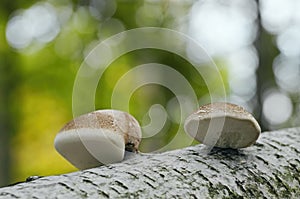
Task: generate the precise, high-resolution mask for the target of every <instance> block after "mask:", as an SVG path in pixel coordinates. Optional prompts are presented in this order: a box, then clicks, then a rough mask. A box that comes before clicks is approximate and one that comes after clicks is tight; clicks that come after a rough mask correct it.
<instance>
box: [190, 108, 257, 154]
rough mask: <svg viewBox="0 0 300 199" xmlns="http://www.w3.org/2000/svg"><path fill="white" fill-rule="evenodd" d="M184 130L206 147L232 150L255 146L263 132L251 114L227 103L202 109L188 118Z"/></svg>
mask: <svg viewBox="0 0 300 199" xmlns="http://www.w3.org/2000/svg"><path fill="white" fill-rule="evenodd" d="M184 129H185V131H186V132H187V133H188V134H189V135H190V136H192V137H193V138H195V139H196V140H198V141H199V142H201V143H203V144H205V145H208V146H216V147H221V148H233V149H237V148H245V147H248V146H250V145H252V144H253V143H255V141H256V140H257V139H258V137H259V135H260V132H261V129H260V126H259V124H258V122H257V121H256V120H255V118H254V117H253V116H252V115H251V114H250V113H249V112H247V111H246V110H245V109H244V108H243V107H241V106H238V105H235V104H230V103H225V102H217V103H212V104H207V105H204V106H201V107H200V108H199V110H198V111H196V112H195V113H192V114H191V115H190V116H189V117H188V118H187V119H186V121H185V124H184Z"/></svg>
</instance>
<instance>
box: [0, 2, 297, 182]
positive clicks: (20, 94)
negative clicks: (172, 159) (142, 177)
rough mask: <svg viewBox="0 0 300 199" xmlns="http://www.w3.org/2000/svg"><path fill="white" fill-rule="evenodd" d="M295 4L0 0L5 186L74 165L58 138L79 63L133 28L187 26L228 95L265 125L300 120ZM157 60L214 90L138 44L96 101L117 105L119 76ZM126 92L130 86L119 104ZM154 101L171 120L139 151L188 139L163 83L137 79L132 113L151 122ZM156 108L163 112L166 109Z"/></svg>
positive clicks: (202, 96)
mask: <svg viewBox="0 0 300 199" xmlns="http://www.w3.org/2000/svg"><path fill="white" fill-rule="evenodd" d="M299 9H300V3H299V2H298V1H295V0H287V1H284V0H276V1H271V0H262V1H259V2H258V1H254V0H245V1H238V0H229V1H218V0H213V1H196V0H182V1H179V0H141V1H133V0H91V1H70V0H48V1H38V2H37V1H31V0H28V1H19V0H16V1H9V0H2V2H1V4H0V186H5V185H8V184H10V183H13V182H17V181H22V180H24V179H26V177H28V176H31V175H42V176H43V175H53V174H60V173H66V172H71V171H75V170H76V169H75V168H74V167H73V166H72V165H70V164H69V163H68V162H67V161H65V160H64V159H63V158H62V157H61V156H60V155H58V153H57V152H56V151H55V150H54V147H53V140H54V137H55V135H56V133H57V132H58V131H59V130H60V128H61V127H62V126H63V125H64V124H65V123H66V122H68V121H69V120H71V119H72V118H73V114H72V92H73V85H74V80H75V77H76V74H77V71H78V69H79V67H80V65H81V63H82V62H83V61H84V58H85V57H86V56H87V55H88V53H89V52H90V51H91V50H92V49H93V48H94V47H95V46H96V45H97V44H98V43H99V42H101V41H104V40H105V39H106V38H109V37H110V36H112V35H115V34H117V33H120V32H122V31H125V30H129V29H133V28H138V27H148V26H151V27H164V28H169V29H172V30H176V31H180V32H182V33H185V34H187V35H189V36H190V37H191V38H193V39H194V40H195V41H197V42H199V43H200V44H201V45H202V46H203V47H204V49H205V50H206V51H207V53H208V54H209V55H210V56H211V57H212V58H213V60H214V61H215V63H216V64H217V66H218V68H219V70H220V72H221V75H222V78H223V80H224V85H225V89H226V93H227V98H226V100H228V101H229V102H233V103H236V104H239V105H242V106H244V107H245V108H246V109H247V110H248V111H250V112H252V113H253V114H254V115H255V117H256V118H257V119H258V120H259V123H260V124H261V126H262V129H263V130H272V129H278V128H283V127H293V126H299V123H300V115H299V109H300V105H299V89H300V14H299V12H298V10H299ZM158 39H159V38H158ZM174 42H177V41H174ZM184 48H186V54H187V56H188V57H189V58H190V59H193V55H194V54H195V53H196V54H197V53H198V52H195V51H193V49H191V48H189V46H188V45H187V46H184ZM151 62H152V63H153V62H154V63H161V64H165V65H168V66H170V67H172V68H174V69H176V70H177V71H178V72H180V73H181V74H182V75H183V76H184V77H185V78H186V79H187V80H188V81H189V83H190V85H191V86H192V88H193V89H194V91H195V93H196V96H197V100H198V103H199V104H200V105H201V104H205V103H209V102H210V97H209V96H210V95H214V94H215V93H209V92H208V89H207V86H206V85H205V82H204V81H203V78H202V77H201V76H200V75H197V73H196V72H195V71H194V70H195V69H194V68H193V67H192V66H191V64H190V63H189V62H188V61H187V60H184V59H183V58H181V57H179V56H177V55H175V54H172V53H170V52H166V51H162V50H157V49H142V50H136V51H133V52H130V53H127V54H126V55H123V56H121V57H120V58H119V59H117V60H115V61H114V62H113V63H112V64H111V65H110V66H109V68H108V69H107V70H106V71H105V74H104V75H103V79H101V81H100V82H99V85H98V88H97V94H96V96H95V99H96V103H95V106H96V108H97V109H103V108H111V104H110V103H111V93H112V90H113V88H114V86H115V84H116V82H117V81H118V79H119V78H120V77H121V76H122V75H124V74H125V73H126V72H127V71H129V70H130V69H132V68H133V67H135V66H138V65H140V64H145V63H151ZM212 76H213V74H212ZM215 86H216V87H218V86H221V85H215ZM215 92H216V93H217V92H218V91H217V90H216V91H215ZM122 95H126V90H125V89H124V90H123V91H122V93H120V103H121V100H122ZM220 100H225V99H224V98H220ZM153 104H160V105H161V106H162V107H164V110H165V111H166V113H167V118H166V122H165V125H164V126H163V128H162V129H160V131H159V132H158V133H156V134H155V135H154V136H151V137H149V138H146V139H144V140H143V142H142V144H141V151H143V152H151V151H155V150H158V149H160V148H161V147H163V146H164V145H166V144H167V143H169V142H170V141H171V140H172V139H173V138H174V136H175V134H178V135H179V140H181V141H177V142H175V144H173V145H172V146H170V147H169V148H168V150H171V149H174V148H182V147H184V146H185V143H187V142H190V140H191V139H190V138H189V137H188V136H186V135H185V133H184V131H183V129H182V126H180V119H178V117H180V110H179V109H178V106H179V102H178V100H177V99H176V96H175V95H174V93H172V92H171V91H170V90H168V89H167V88H165V87H162V86H159V85H146V86H143V87H140V88H139V89H138V90H136V92H134V93H133V95H132V96H131V101H130V113H131V114H133V115H134V116H135V117H136V118H137V120H138V121H139V122H140V123H141V124H143V125H146V124H147V123H149V122H150V117H149V114H148V111H149V109H151V107H152V105H153ZM154 110H156V111H158V112H156V113H158V115H157V117H158V118H159V116H161V115H160V112H159V111H160V110H162V109H161V108H160V109H154ZM154 116H155V112H154Z"/></svg>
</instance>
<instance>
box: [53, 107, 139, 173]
mask: <svg viewBox="0 0 300 199" xmlns="http://www.w3.org/2000/svg"><path fill="white" fill-rule="evenodd" d="M140 141H141V128H140V125H139V123H138V122H137V121H136V119H135V118H134V117H133V116H131V115H130V114H128V113H125V112H122V111H118V110H98V111H94V112H91V113H88V114H85V115H81V116H79V117H77V118H75V119H74V120H72V121H70V122H69V123H67V124H66V125H65V126H64V127H63V128H62V129H61V130H60V132H59V133H58V134H57V135H56V137H55V140H54V146H55V149H56V150H57V151H58V152H59V153H60V154H61V155H62V156H63V157H64V158H65V159H67V160H68V161H69V162H70V163H71V164H73V165H74V166H75V167H77V168H78V169H87V168H92V167H97V166H100V165H103V164H110V163H115V162H120V161H122V160H123V158H124V154H125V150H126V151H130V152H137V150H138V146H139V143H140Z"/></svg>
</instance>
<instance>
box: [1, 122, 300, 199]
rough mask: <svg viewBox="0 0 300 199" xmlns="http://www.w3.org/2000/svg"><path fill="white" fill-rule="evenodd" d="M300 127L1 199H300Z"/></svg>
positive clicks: (24, 187) (13, 190)
mask: <svg viewBox="0 0 300 199" xmlns="http://www.w3.org/2000/svg"><path fill="white" fill-rule="evenodd" d="M299 156H300V128H293V129H283V130H279V131H274V132H265V133H263V134H262V135H261V137H260V139H259V140H258V141H257V143H256V144H255V145H254V146H252V147H250V148H246V149H243V150H229V149H226V150H224V149H223V150H221V149H213V150H212V151H210V152H209V153H208V151H207V148H206V147H205V146H203V145H197V146H192V147H187V148H184V149H180V150H174V151H169V152H165V153H161V154H148V155H133V157H131V158H130V159H127V160H125V161H123V162H121V163H117V164H111V165H107V166H101V167H99V168H93V169H89V170H84V171H78V172H74V173H69V174H63V175H59V176H48V177H43V178H39V179H37V180H33V181H31V182H24V183H20V184H17V185H14V186H10V187H5V188H1V189H0V199H2V198H300V158H299Z"/></svg>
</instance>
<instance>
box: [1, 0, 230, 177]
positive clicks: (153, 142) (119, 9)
mask: <svg viewBox="0 0 300 199" xmlns="http://www.w3.org/2000/svg"><path fill="white" fill-rule="evenodd" d="M29 2H30V1H26V5H25V2H24V4H22V3H21V4H19V5H18V7H16V6H15V5H14V7H13V9H24V8H25V9H26V8H28V9H30V5H29ZM167 2H168V1H162V2H158V3H146V2H143V1H118V2H117V4H116V5H115V6H116V8H115V9H116V10H115V12H113V8H111V9H112V10H107V11H104V14H103V13H102V14H103V15H101V16H100V17H99V16H95V12H97V7H94V10H93V12H91V8H89V7H88V6H86V5H80V4H75V3H71V2H68V1H63V2H59V1H49V3H50V4H51V5H52V6H53V8H55V10H56V12H57V14H58V16H59V17H61V18H62V19H61V20H60V22H59V23H60V30H59V33H58V35H57V36H56V37H55V38H54V39H53V40H52V41H50V42H48V43H41V42H39V41H36V40H34V41H33V42H32V43H31V44H30V45H29V46H28V47H26V48H24V49H13V48H11V49H9V48H3V46H0V48H1V49H0V50H1V52H4V53H5V56H1V57H0V63H3V64H4V65H6V64H7V65H10V67H12V68H9V69H8V70H12V71H13V76H6V75H3V74H0V75H1V81H9V82H13V83H14V84H15V86H14V87H12V88H13V90H12V93H13V94H12V96H13V100H12V101H11V103H10V106H11V107H12V109H13V110H15V111H17V112H18V117H14V118H17V120H14V119H12V118H11V119H12V120H13V122H14V125H15V126H16V127H17V133H16V135H15V136H14V137H13V138H12V152H13V158H12V159H13V162H14V164H13V165H12V166H13V169H12V170H13V174H12V178H13V181H19V180H24V179H25V178H26V177H27V176H29V175H49V174H56V173H62V172H66V171H73V170H74V168H73V167H72V166H71V165H69V164H68V163H67V162H66V161H65V160H63V159H62V158H61V157H60V156H59V155H58V154H57V153H56V152H55V150H54V147H53V140H54V137H55V135H56V133H57V132H58V131H59V129H60V128H61V127H62V126H63V125H64V124H65V123H66V122H68V121H69V120H71V119H72V91H73V83H74V80H75V77H76V73H77V70H78V69H79V67H80V64H81V62H82V61H83V60H84V57H85V56H86V55H87V53H88V52H89V51H90V50H91V49H92V48H93V47H94V46H95V45H96V44H97V43H98V42H99V41H101V40H104V39H105V38H108V37H109V36H111V35H114V34H116V33H118V32H121V31H123V30H125V29H131V28H136V27H139V26H142V25H143V23H144V26H148V25H153V26H159V27H170V26H172V23H173V22H174V21H175V18H176V17H180V16H176V17H175V16H174V13H173V14H172V12H171V11H169V10H168V9H167V8H168V6H167ZM42 3H43V2H42ZM30 4H32V5H34V4H35V2H30ZM4 6H7V5H6V4H3V5H1V6H0V7H1V10H3V9H4V8H3V7H4ZM91 6H93V5H91ZM141 6H144V8H143V9H144V10H147V9H153V10H156V11H155V12H157V13H158V15H157V16H156V15H155V16H154V17H153V16H149V15H140V14H139V13H138V12H141V10H140V9H139V8H140V7H141ZM147 6H148V7H147ZM187 8H188V6H185V7H182V8H177V9H179V10H181V13H185V12H186V10H187ZM93 13H94V14H93ZM111 13H113V15H112V16H111ZM185 14H186V13H185ZM6 16H8V15H6ZM63 16H64V17H63ZM137 16H140V17H144V18H137ZM158 16H159V17H158ZM3 23H4V22H3V21H2V22H1V23H0V30H1V35H2V36H1V37H0V41H1V43H2V42H4V31H5V26H4V24H3ZM6 47H7V46H6ZM5 60H6V61H5ZM8 63H9V64H8ZM146 63H160V64H165V65H167V66H170V67H172V68H174V69H175V70H177V71H178V72H179V73H180V74H182V75H183V76H184V77H185V78H186V79H187V80H188V81H189V83H190V85H191V86H192V88H193V90H194V91H195V93H196V96H197V98H198V99H201V98H202V97H204V96H206V95H207V94H208V88H207V86H206V84H205V82H204V81H203V78H202V77H201V76H200V75H198V73H197V71H196V70H195V69H194V68H193V67H192V65H191V64H190V63H189V62H188V61H187V60H184V59H183V58H182V57H179V56H177V55H174V54H172V53H170V52H165V51H162V50H157V49H143V50H136V51H133V52H130V53H128V54H126V55H123V56H121V57H120V58H118V59H117V60H115V61H114V62H113V63H112V64H111V65H110V67H109V68H108V69H107V71H105V74H104V76H103V77H102V79H101V80H100V82H99V85H98V89H97V93H96V96H95V98H96V104H95V106H96V108H97V109H103V108H111V96H112V93H113V91H114V87H115V85H116V83H117V82H118V80H119V79H120V78H121V77H122V76H123V75H124V74H126V72H128V71H129V70H131V69H132V68H134V67H135V66H138V65H141V64H146ZM204 67H209V66H204ZM1 72H2V71H1ZM4 72H6V71H4ZM221 73H222V75H223V78H224V79H225V80H226V76H227V74H226V67H223V69H222V70H221ZM9 74H11V73H9ZM16 77H17V79H14V78H16ZM5 78H7V79H5ZM8 78H11V79H9V80H8ZM175 83H176V82H174V84H175ZM215 86H216V87H218V85H215ZM126 95H128V93H127V90H126V89H124V90H122V91H120V93H118V98H119V102H118V103H122V100H123V98H124V96H126ZM174 97H176V96H175V95H174V93H172V92H171V91H170V90H168V88H165V87H162V86H159V85H146V86H143V87H140V88H139V89H137V90H136V91H135V92H134V93H133V94H132V96H131V98H130V104H129V110H130V113H131V114H132V115H134V116H135V117H136V118H137V120H138V121H139V122H140V123H143V124H146V123H149V122H150V118H149V116H148V115H147V111H148V110H149V109H150V107H151V106H152V105H153V104H161V105H162V106H163V107H164V108H165V109H166V110H167V112H168V111H169V112H170V110H168V109H167V108H166V107H168V104H169V103H170V101H171V100H173V101H174V102H172V103H173V106H179V103H178V100H176V98H174ZM201 103H202V102H201ZM176 111H177V112H176V113H175V117H178V115H179V116H180V110H179V111H178V110H176ZM176 115H177V116H176ZM177 133H178V135H179V136H178V137H176V136H177ZM175 137H176V140H175V142H174V143H173V144H172V145H171V146H169V148H168V149H174V148H181V147H184V146H185V144H186V143H191V139H190V138H189V137H188V136H187V135H186V134H185V133H184V131H183V127H182V124H181V125H180V124H179V123H178V121H176V120H174V118H172V117H168V118H167V121H166V123H165V126H164V127H163V128H162V129H161V131H160V132H158V133H157V134H155V135H154V136H152V137H149V138H145V139H144V140H143V142H142V146H141V151H146V152H148V151H156V150H159V149H161V148H162V147H163V146H165V145H167V143H169V142H170V141H171V140H173V139H174V138H175Z"/></svg>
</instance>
